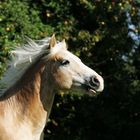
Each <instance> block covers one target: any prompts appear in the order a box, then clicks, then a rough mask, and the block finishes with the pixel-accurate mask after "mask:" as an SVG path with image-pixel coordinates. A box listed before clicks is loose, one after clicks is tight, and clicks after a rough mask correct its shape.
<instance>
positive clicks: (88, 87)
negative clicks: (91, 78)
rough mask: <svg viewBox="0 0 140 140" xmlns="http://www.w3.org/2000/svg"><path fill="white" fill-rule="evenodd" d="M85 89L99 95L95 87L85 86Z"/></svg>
mask: <svg viewBox="0 0 140 140" xmlns="http://www.w3.org/2000/svg"><path fill="white" fill-rule="evenodd" d="M85 89H86V91H88V92H92V93H97V91H96V89H95V88H94V87H93V86H91V85H90V84H88V85H85Z"/></svg>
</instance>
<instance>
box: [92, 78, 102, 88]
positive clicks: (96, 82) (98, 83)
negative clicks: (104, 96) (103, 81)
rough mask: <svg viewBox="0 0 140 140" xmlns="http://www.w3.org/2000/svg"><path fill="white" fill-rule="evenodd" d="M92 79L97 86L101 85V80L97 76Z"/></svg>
mask: <svg viewBox="0 0 140 140" xmlns="http://www.w3.org/2000/svg"><path fill="white" fill-rule="evenodd" d="M91 80H92V83H93V84H94V85H95V86H99V85H100V81H99V80H98V78H97V77H92V78H91Z"/></svg>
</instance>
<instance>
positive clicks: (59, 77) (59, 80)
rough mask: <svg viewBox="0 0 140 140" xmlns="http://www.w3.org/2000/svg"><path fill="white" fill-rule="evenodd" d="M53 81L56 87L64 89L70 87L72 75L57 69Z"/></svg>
mask: <svg viewBox="0 0 140 140" xmlns="http://www.w3.org/2000/svg"><path fill="white" fill-rule="evenodd" d="M54 79H55V83H56V86H57V88H58V89H61V90H65V89H70V88H71V86H72V77H71V75H70V74H69V73H65V72H64V71H61V70H58V71H57V73H55V74H54Z"/></svg>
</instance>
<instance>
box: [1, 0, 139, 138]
mask: <svg viewBox="0 0 140 140" xmlns="http://www.w3.org/2000/svg"><path fill="white" fill-rule="evenodd" d="M139 6H140V2H139V0H96V1H93V0H75V1H73V0H67V1H64V0H60V1H58V0H51V1H50V0H36V1H34V0H28V1H27V0H4V1H1V2H0V13H1V15H0V25H1V28H0V74H1V73H2V72H3V71H4V69H5V68H4V67H3V66H5V63H6V60H7V59H8V56H9V52H10V50H11V49H13V47H15V46H16V45H18V44H19V43H20V42H22V40H23V36H25V35H27V36H29V37H31V38H34V39H39V38H42V37H45V36H48V35H51V34H52V33H56V35H57V38H58V39H62V38H66V40H67V41H68V44H69V46H70V47H69V49H70V50H71V51H73V52H74V53H75V54H77V55H78V56H79V57H81V58H82V60H83V61H84V62H85V63H86V64H88V65H89V66H90V67H92V68H93V69H95V70H96V71H98V73H100V74H102V75H103V77H104V79H105V90H104V92H103V94H100V95H99V96H98V97H96V98H93V97H89V96H86V95H85V96H81V94H80V95H79V94H78V93H77V94H71V93H70V94H66V95H65V96H63V97H62V95H57V96H56V98H55V103H54V106H53V110H52V114H51V119H50V122H49V123H48V125H47V127H46V129H45V133H46V135H45V136H46V139H50V140H55V139H57V140H63V139H65V140H92V139H102V140H117V139H121V138H123V139H127V140H129V139H134V140H137V138H139V137H140V136H139V128H140V119H139V118H140V104H139V101H140V94H139V91H140V80H139V79H140V72H139V69H140V47H139V45H140V44H139V40H133V39H132V38H131V37H130V36H128V33H129V32H130V31H131V30H130V29H129V28H128V18H127V16H126V13H127V12H128V13H129V14H130V16H131V19H132V23H133V24H134V25H135V29H134V30H132V32H133V33H135V34H139V33H140V16H139V14H140V12H139V11H140V8H139ZM134 45H136V46H135V47H134Z"/></svg>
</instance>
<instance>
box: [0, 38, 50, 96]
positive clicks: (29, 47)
mask: <svg viewBox="0 0 140 140" xmlns="http://www.w3.org/2000/svg"><path fill="white" fill-rule="evenodd" d="M49 41H50V37H47V38H44V39H42V40H39V41H36V42H35V41H33V40H32V39H30V38H27V37H26V42H27V43H26V44H25V45H23V46H20V47H18V48H16V49H15V50H13V51H11V55H12V60H11V61H10V62H9V65H8V69H7V71H6V72H5V73H4V76H3V77H2V80H1V81H0V96H2V95H3V93H4V92H5V91H6V90H7V89H9V88H10V87H12V86H13V85H14V83H16V82H17V81H18V80H19V79H20V78H21V76H22V75H23V74H24V72H25V71H26V70H27V69H28V68H29V66H30V65H31V64H32V63H34V62H35V61H37V59H38V58H39V57H40V56H41V55H42V54H45V53H47V52H48V47H49Z"/></svg>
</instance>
